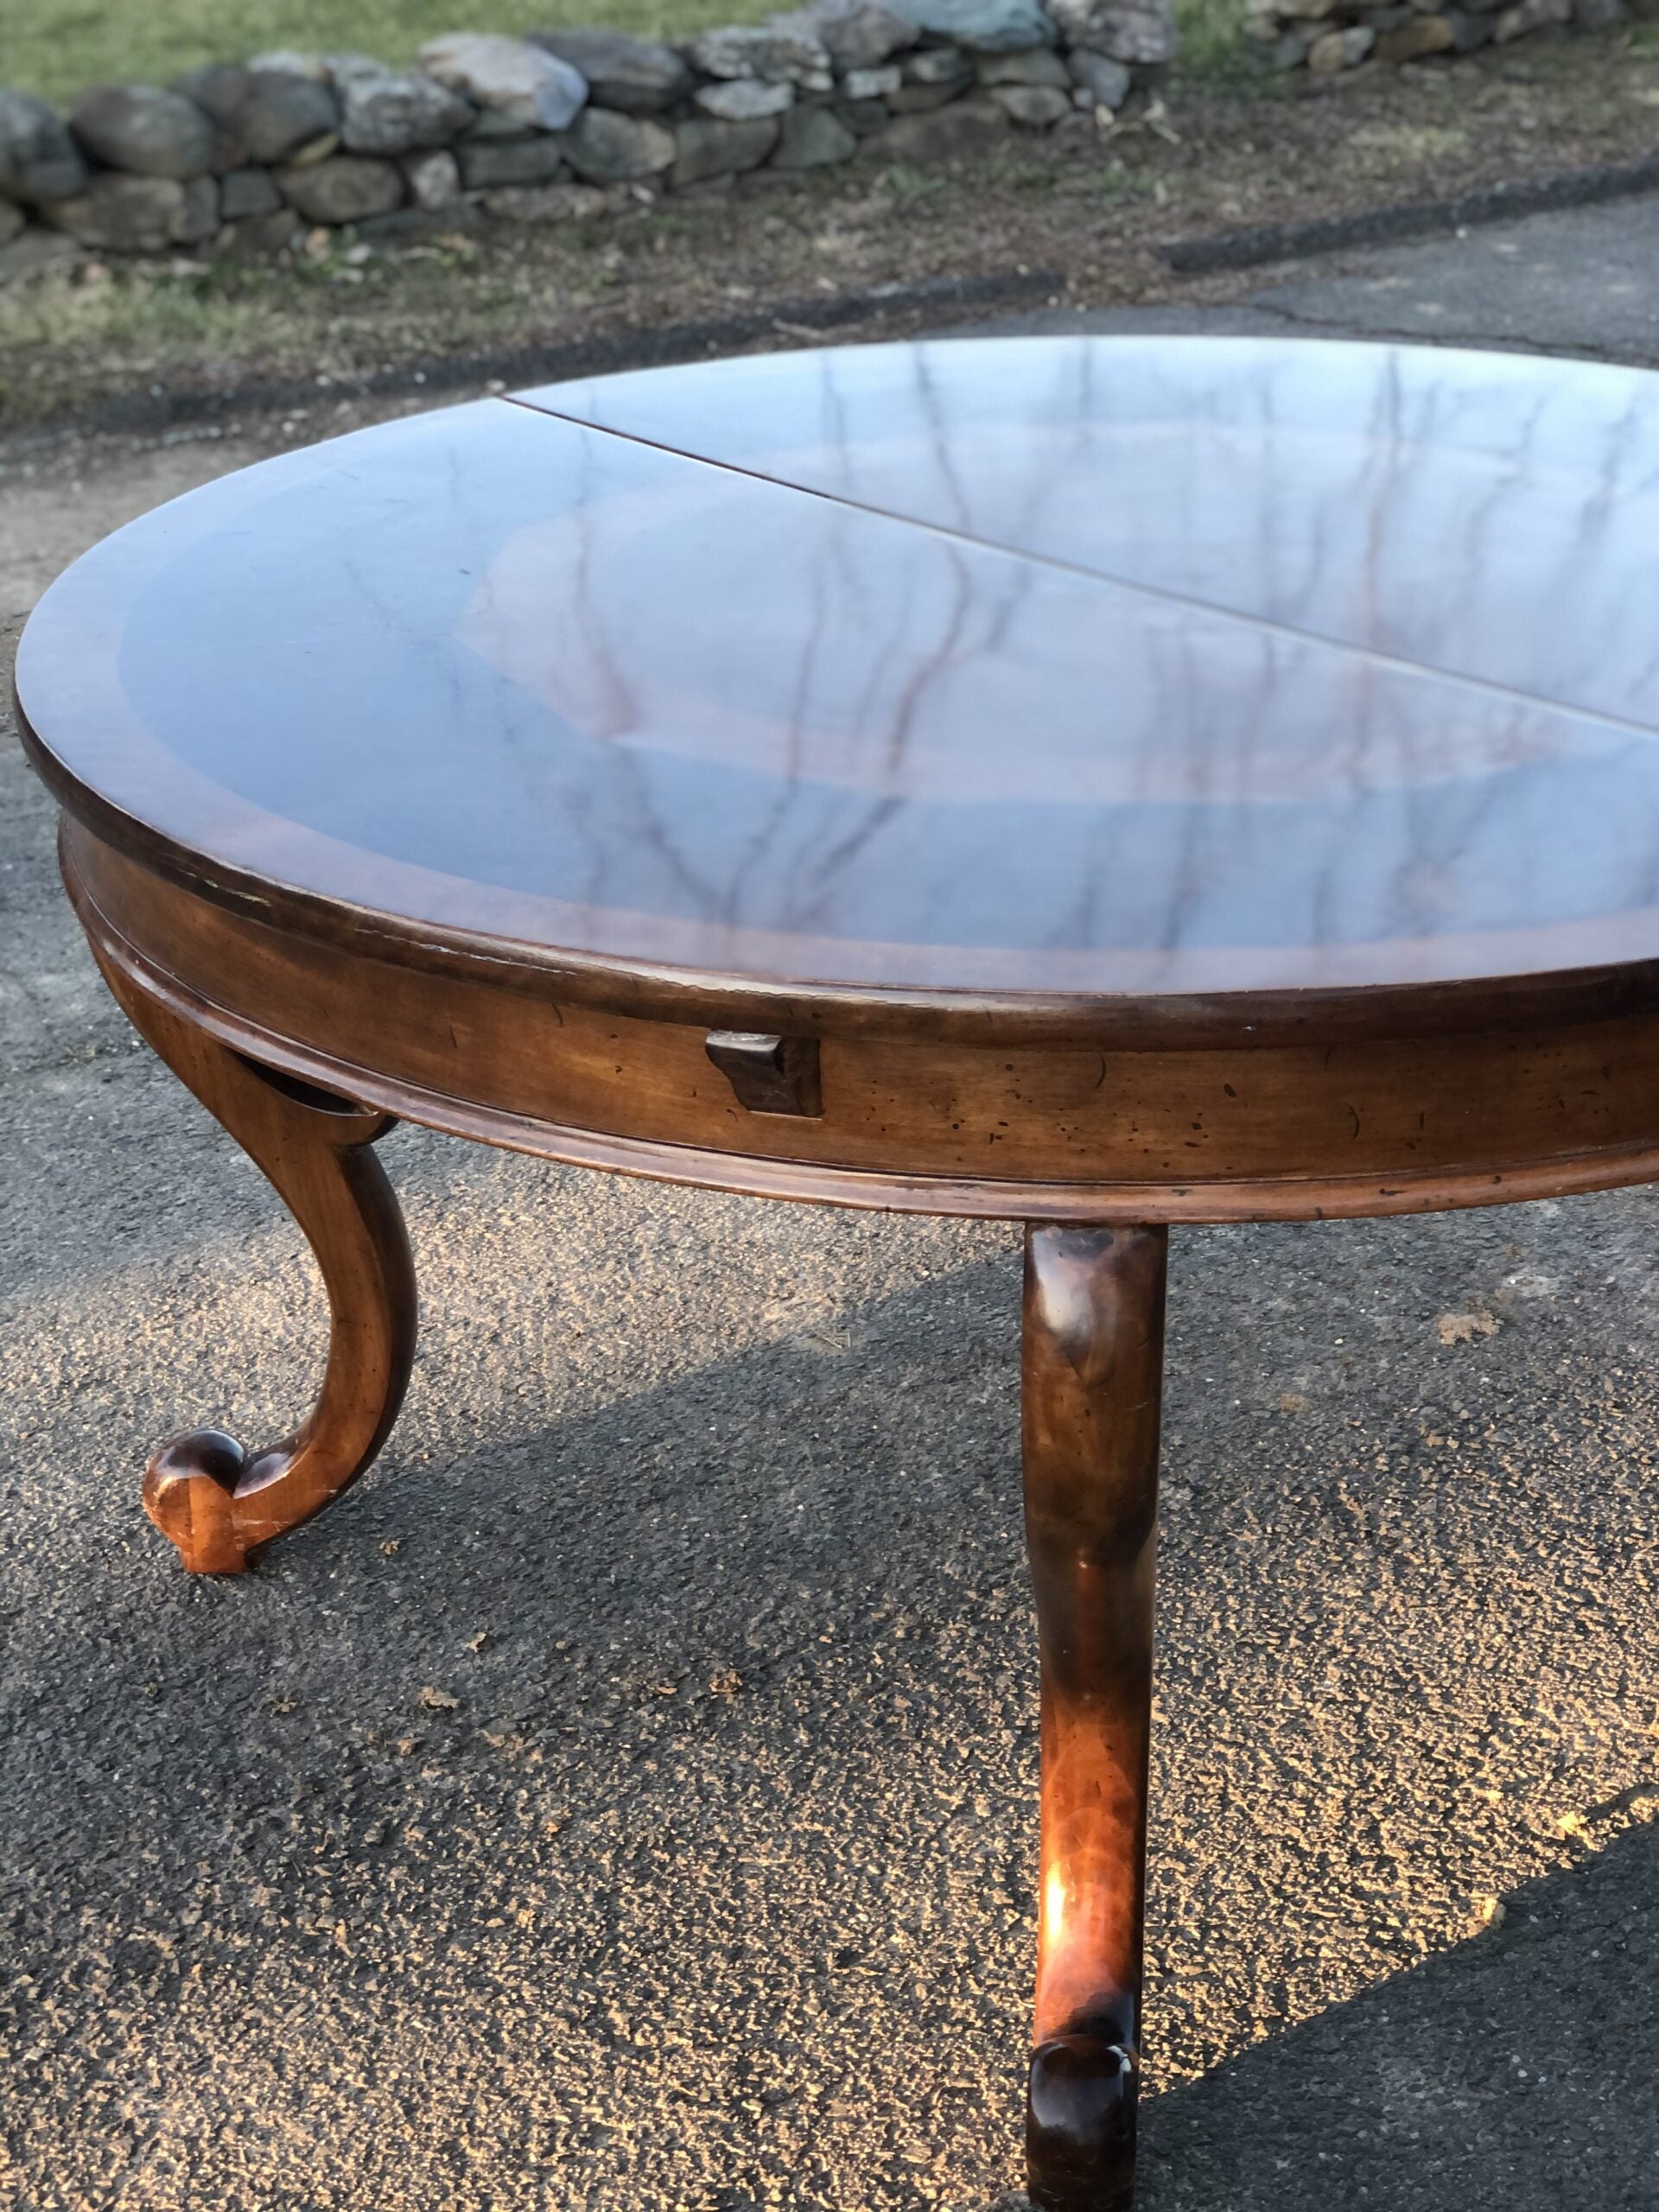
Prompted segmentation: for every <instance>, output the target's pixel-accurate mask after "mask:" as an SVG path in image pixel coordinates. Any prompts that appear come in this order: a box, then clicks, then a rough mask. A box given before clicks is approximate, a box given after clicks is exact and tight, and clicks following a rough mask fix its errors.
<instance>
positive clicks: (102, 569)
mask: <svg viewBox="0 0 1659 2212" xmlns="http://www.w3.org/2000/svg"><path fill="white" fill-rule="evenodd" d="M17 689H18V696H19V702H20V705H21V708H22V715H23V717H24V721H25V728H26V730H27V732H28V734H29V737H30V739H31V741H32V747H33V749H34V751H35V755H36V757H37V759H38V760H40V763H41V766H42V767H43V768H44V770H45V772H47V774H48V778H49V779H51V780H52V782H53V783H54V786H55V787H56V789H57V790H58V791H59V793H60V796H61V797H62V798H64V800H65V803H66V804H67V806H68V807H69V808H70V810H72V811H73V812H74V813H76V814H78V815H80V816H82V817H84V818H86V820H87V822H88V823H89V825H90V826H91V827H92V828H93V829H95V831H96V832H97V833H98V834H99V836H102V837H104V838H105V839H106V840H108V841H109V842H113V843H115V844H117V845H118V846H119V847H121V848H122V849H124V850H126V851H128V852H129V853H130V854H131V855H135V856H136V857H137V858H139V859H141V860H146V861H150V862H152V863H154V864H156V865H159V866H162V867H163V868H165V869H166V871H167V872H168V873H170V874H175V875H179V876H182V877H183V878H184V880H187V881H188V882H194V883H197V884H199V885H200V887H202V888H203V889H205V890H207V892H208V893H210V894H211V895H213V896H223V897H231V896H238V897H241V898H247V897H257V899H258V900H259V901H260V902H261V904H262V906H264V908H265V909H266V910H267V911H268V912H269V915H270V918H272V919H273V920H276V921H278V922H279V923H284V924H287V925H290V926H293V927H296V928H298V929H301V930H302V931H303V930H304V929H306V928H307V927H309V926H312V925H315V923H316V922H317V920H318V918H319V917H324V916H327V917H329V918H332V923H333V925H336V926H339V925H342V918H344V922H345V924H349V922H350V920H351V918H353V917H362V916H364V915H365V914H366V915H368V916H370V917H372V918H374V921H375V926H376V927H377V929H378V930H379V931H381V932H382V934H383V936H390V937H391V938H401V939H402V940H403V941H404V942H405V943H406V944H409V945H410V946H414V945H416V944H418V943H420V942H421V941H422V940H423V939H428V940H430V939H434V938H435V939H438V940H442V941H445V942H454V943H461V942H467V943H469V944H471V943H475V942H476V941H477V940H480V939H483V940H487V941H489V942H491V943H495V944H502V945H503V946H504V947H506V946H511V947H512V948H513V952H514V957H523V958H527V959H530V960H531V961H543V962H545V963H548V964H550V965H559V964H561V963H562V964H563V966H565V967H566V968H567V969H572V970H575V969H583V968H587V969H600V970H603V969H620V970H625V971H626V972H627V973H628V974H629V975H630V976H631V977H633V978H635V979H636V980H637V978H638V977H639V976H641V975H650V976H662V977H664V978H673V977H680V978H684V977H688V976H690V977H720V978H722V979H726V980H728V981H729V980H730V979H733V978H737V979H741V980H742V981H744V982H747V983H752V984H753V986H754V987H755V988H756V990H757V991H758V992H760V993H763V994H764V993H765V992H766V991H769V990H780V991H781V990H787V991H788V992H789V993H790V994H791V995H793V996H794V997H795V998H796V999H799V998H800V997H801V996H802V995H808V996H810V995H811V994H813V993H814V992H820V991H822V992H824V993H836V994H844V993H846V992H849V991H851V992H854V993H864V994H871V995H880V996H881V997H883V998H885V999H889V1000H890V999H892V998H893V997H895V996H896V997H897V998H898V999H899V1000H900V1001H903V1000H905V999H906V996H907V995H909V996H914V997H915V998H917V999H918V1000H919V999H921V998H922V997H924V996H925V997H926V998H927V999H928V1000H929V1001H930V1002H931V1004H933V1005H934V1006H936V1007H937V1006H938V1004H939V1003H940V1002H941V1001H942V1000H943V1001H944V1002H946V1003H951V1004H954V1003H956V1002H957V1001H958V1000H960V1002H961V1003H962V1005H963V1008H964V1011H965V1014H966V1015H969V1016H971V1015H972V1014H974V1013H975V1012H976V1011H977V1012H979V1013H981V1014H982V1013H983V1011H984V1009H985V1008H986V1007H989V1006H993V1005H994V1006H997V1007H1004V1008H1007V1007H1010V1006H1012V1007H1016V1008H1017V1007H1019V1006H1020V1005H1022V1004H1027V1003H1031V1004H1035V1003H1038V1002H1042V1003H1045V1004H1049V1005H1052V1003H1053V1001H1054V1000H1055V998H1056V997H1057V996H1058V997H1059V998H1061V999H1064V1000H1065V1001H1070V1002H1071V1003H1072V1004H1073V1005H1074V1006H1076V1005H1078V1004H1083V1005H1085V1006H1086V1005H1096V1004H1098V1005H1099V1006H1100V1007H1101V1009H1102V1011H1104V1009H1105V1003H1106V1001H1118V1002H1121V1001H1122V999H1123V998H1124V997H1125V996H1126V995H1127V996H1128V997H1129V998H1132V999H1135V1000H1136V1001H1138V1002H1145V1001H1160V1000H1163V999H1172V1000H1185V1001H1187V1002H1188V1003H1191V1002H1192V1001H1193V1000H1194V999H1195V998H1198V997H1203V998H1206V999H1214V998H1216V997H1217V996H1219V997H1220V998H1221V999H1222V1000H1223V1001H1224V1003H1225V1004H1226V1005H1227V1006H1229V1007H1231V1008H1233V1009H1234V1010H1235V1012H1237V1013H1241V1014H1242V1013H1245V1012H1248V1010H1249V1007H1251V1006H1252V1005H1254V1004H1255V1003H1257V1002H1258V1001H1259V1002H1261V1003H1262V1004H1266V1003H1268V1001H1273V1002H1274V1003H1278V1002H1281V1000H1282V995H1285V994H1300V993H1307V992H1323V991H1335V992H1346V991H1348V990H1350V989H1353V988H1360V989H1363V990H1364V991H1366V992H1367V993H1368V994H1375V993H1376V992H1378V991H1382V992H1383V993H1389V992H1394V993H1401V994H1405V995H1410V994H1412V993H1413V992H1421V991H1423V990H1425V989H1433V991H1435V992H1436V993H1437V994H1438V995H1441V996H1444V994H1445V991H1446V988H1447V987H1448V986H1450V987H1452V988H1453V989H1454V990H1455V991H1458V992H1464V993H1466V994H1467V995H1468V996H1469V1002H1470V1005H1471V1009H1473V1008H1474V1007H1476V1006H1477V1004H1478V1001H1479V999H1480V998H1481V997H1482V995H1484V992H1485V991H1486V990H1487V988H1489V987H1490V986H1491V984H1492V983H1493V982H1495V981H1496V980H1497V979H1509V980H1510V982H1511V983H1512V982H1513V980H1514V979H1516V978H1528V979H1536V978H1546V977H1547V978H1553V979H1554V980H1555V981H1556V982H1562V981H1565V980H1566V979H1567V978H1569V977H1571V976H1573V975H1575V974H1576V975H1582V974H1583V972H1584V971H1586V970H1599V971H1601V972H1602V973H1603V974H1604V975H1605V974H1606V973H1607V971H1609V970H1619V971H1623V970H1625V969H1629V968H1630V967H1632V966H1638V965H1643V963H1655V962H1659V377H1656V376H1653V375H1650V374H1645V373H1643V372H1637V371H1634V370H1628V369H1623V368H1613V367H1606V366H1602V365H1591V364H1586V363H1583V362H1578V361H1565V360H1540V359H1529V358H1525V357H1522V356H1517V355H1509V354H1490V353H1464V352H1454V351H1450V350H1440V349H1429V348H1415V347H1406V346H1357V345H1343V344H1334V343H1331V342H1327V341H1319V340H1315V341H1306V342H1284V343H1281V342H1278V341H1263V340H1192V339H1179V340H1170V339H1162V338H1160V339H1147V340H1140V339H1127V340H1126V339H1115V340H1098V339H1088V338H1076V339H1071V338H1065V339H1019V340H963V341H957V342H939V343H918V344H910V345H893V346H868V347H845V348H836V349H829V350H824V351H819V352H813V353H795V354H774V355H769V356H762V357H759V358H753V359H738V360H730V361H722V362H718V363H713V364H709V365H698V366H694V367H690V368H675V369H666V370H657V371H652V372H646V373H640V374H633V375H624V376H615V377H610V378H602V379H598V380H594V381H588V382H582V383H574V384H565V385H555V386H551V387H549V388H548V389H546V390H543V391H535V392H531V393H527V394H524V395H521V396H519V397H516V398H513V399H496V400H487V401H484V402H481V403H478V404H471V405H466V406H461V407H456V408H453V409H449V410H444V411H442V412H439V413H435V414H429V415H425V416H419V417H416V418H412V419H409V420H405V421H403V422H399V423H395V424H390V425H385V426H383V427H380V428H378V429H369V430H365V431H360V432H358V433H356V434H354V435H350V436H347V437H343V438H340V439H338V440H336V441H334V442H330V443H327V444H323V445H320V446H316V447H314V448H309V449H308V450H306V451H303V452H300V453H296V454H288V455H284V456H282V457H280V458H278V459H276V460H273V461H265V462H263V463H261V464H259V465H258V466H257V467H253V468H251V469H247V470H245V471H242V472H241V473H239V474H235V475H232V476H230V477H227V478H225V479H223V480H220V481H219V482H217V483H214V484H211V485H209V486H207V487H205V488H204V489H202V490H200V491H197V492H193V493H189V494H188V495H187V496H186V497H184V498H183V499H177V500H175V501H174V502H172V503H171V504H170V505H167V506H164V507H162V508H160V509H158V510H156V512H153V513H151V514H149V515H147V516H145V517H144V518H143V519H142V520H140V521H138V522H136V523H134V524H130V526H129V527H128V528H126V529H124V530H122V531H118V532H117V533H116V534H115V535H114V536H113V537H110V538H108V539H106V540H105V542H104V543H102V544H101V545H99V546H98V547H97V548H95V549H94V550H93V551H92V552H91V553H89V554H88V555H86V556H85V558H84V559H82V560H80V561H79V562H77V563H75V564H74V566H73V568H71V569H69V570H68V571H67V573H66V574H65V575H63V576H62V577H60V579H59V581H58V582H56V583H55V584H54V586H53V587H52V588H51V590H50V591H48V594H46V596H45V597H44V599H43V600H42V601H41V604H40V606H39V607H37V609H36V611H35V614H34V616H33V618H32V620H30V622H29V626H28V630H27V632H26V633H25V636H24V639H23V641H22V648H21V650H20V653H19V658H18V671H17ZM1653 972H1654V975H1655V976H1659V969H1655V970H1654V971H1653ZM1648 980H1649V984H1650V983H1651V982H1652V977H1649V979H1648Z"/></svg>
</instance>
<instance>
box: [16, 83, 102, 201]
mask: <svg viewBox="0 0 1659 2212" xmlns="http://www.w3.org/2000/svg"><path fill="white" fill-rule="evenodd" d="M85 184H86V162H83V161H82V159H81V158H80V149H79V147H78V146H77V145H76V144H75V142H74V140H73V138H72V137H70V136H69V133H68V130H67V129H66V127H65V126H64V124H62V123H61V122H60V120H59V118H57V117H56V116H55V115H54V113H53V112H52V110H51V109H50V108H49V107H48V105H47V104H46V102H45V101H44V100H37V99H35V98H34V97H33V95H32V94H30V93H29V92H3V91H0V195H3V196H4V197H5V198H7V199H9V200H68V199H70V198H72V197H73V194H76V193H77V192H79V191H80V190H81V188H83V187H84V185H85Z"/></svg>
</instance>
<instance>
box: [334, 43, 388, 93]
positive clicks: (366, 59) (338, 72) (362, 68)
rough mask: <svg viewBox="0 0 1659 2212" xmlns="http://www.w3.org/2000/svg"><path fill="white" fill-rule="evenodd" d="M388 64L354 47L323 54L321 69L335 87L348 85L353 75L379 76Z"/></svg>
mask: <svg viewBox="0 0 1659 2212" xmlns="http://www.w3.org/2000/svg"><path fill="white" fill-rule="evenodd" d="M388 67H390V65H389V64H388V63H386V62H385V61H380V60H377V59H376V57H375V56H374V55H373V54H359V53H358V52H357V51H356V50H355V49H354V48H353V49H349V50H348V51H346V53H344V54H324V55H323V57H322V69H323V74H324V76H325V78H326V79H327V80H328V82H330V83H331V84H333V85H334V86H336V87H337V88H339V87H343V86H346V85H348V84H349V83H350V82H351V80H352V79H353V77H380V76H384V75H385V73H386V71H387V69H388Z"/></svg>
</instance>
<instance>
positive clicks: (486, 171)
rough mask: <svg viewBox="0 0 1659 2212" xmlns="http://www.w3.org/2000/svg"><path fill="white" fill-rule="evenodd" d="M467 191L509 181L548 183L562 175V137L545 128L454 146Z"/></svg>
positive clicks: (504, 183)
mask: <svg viewBox="0 0 1659 2212" xmlns="http://www.w3.org/2000/svg"><path fill="white" fill-rule="evenodd" d="M455 160H456V162H458V164H459V165H460V168H461V182H462V184H464V185H465V186H466V188H467V191H468V192H480V191H483V190H486V189H489V190H495V189H496V188H499V187H501V186H504V185H509V184H552V183H554V182H556V180H557V179H558V178H560V177H562V176H563V175H565V174H566V170H565V162H564V140H563V137H560V136H555V135H554V134H553V133H551V132H549V131H540V132H537V134H536V135H535V136H533V137H521V138H474V139H469V140H467V142H466V143H463V144H461V145H460V146H457V147H456V149H455Z"/></svg>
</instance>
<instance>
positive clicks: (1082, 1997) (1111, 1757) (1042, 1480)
mask: <svg viewBox="0 0 1659 2212" xmlns="http://www.w3.org/2000/svg"><path fill="white" fill-rule="evenodd" d="M1167 1242H1168V1231H1167V1230H1164V1229H1162V1228H1138V1227H1137V1228H1125V1229H1071V1228H1050V1227H1043V1228H1032V1229H1030V1230H1027V1240H1026V1294H1025V1325H1024V1351H1023V1431H1024V1450H1025V1490H1026V1536H1027V1547H1028V1549H1029V1552H1030V1557H1031V1572H1032V1580H1033V1584H1034V1586H1035V1590H1036V1598H1037V1620H1038V1632H1039V1643H1040V1647H1041V1657H1042V1838H1041V1864H1040V1892H1039V1932H1038V1961H1037V1997H1036V2019H1035V2035H1034V2041H1035V2046H1036V2047H1035V2050H1034V2051H1033V2056H1032V2062H1031V2074H1030V2087H1029V2097H1028V2102H1027V2131H1026V2142H1027V2171H1028V2183H1027V2186H1028V2188H1029V2190H1030V2195H1031V2199H1032V2202H1033V2204H1035V2205H1038V2206H1039V2207H1041V2208H1042V2212H1123V2208H1126V2207H1127V2206H1128V2205H1129V2203H1130V2202H1132V2200H1133V2197H1134V2193H1135V2094H1136V2089H1137V2087H1138V2077H1139V2072H1140V2036H1141V1926H1142V1916H1143V1905H1144V1896H1145V1865H1146V1833H1147V1811H1146V1807H1147V1747H1148V1738H1149V1727H1150V1716H1151V1703H1152V1605H1153V1547H1154V1535H1155V1531H1156V1526H1157V1515H1158V1428H1159V1412H1160V1389H1161V1383H1162V1376H1163V1325H1164V1265H1165V1254H1166V1245H1167Z"/></svg>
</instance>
